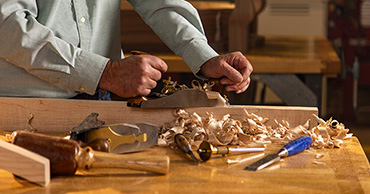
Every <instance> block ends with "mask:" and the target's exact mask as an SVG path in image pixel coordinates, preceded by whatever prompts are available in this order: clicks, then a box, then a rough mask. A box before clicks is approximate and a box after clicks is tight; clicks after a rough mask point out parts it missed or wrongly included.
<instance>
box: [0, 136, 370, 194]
mask: <svg viewBox="0 0 370 194" xmlns="http://www.w3.org/2000/svg"><path fill="white" fill-rule="evenodd" d="M280 147H281V145H273V146H269V147H268V148H267V150H266V154H267V153H271V152H273V151H276V150H277V149H279V148H280ZM318 153H320V154H323V155H324V157H323V158H321V159H315V155H316V154H318ZM139 154H156V155H160V154H165V155H168V156H170V159H171V165H170V173H169V174H168V175H165V176H161V175H154V174H145V173H138V172H134V171H126V172H124V173H123V174H116V175H101V174H94V175H93V174H90V175H86V176H84V175H81V174H79V175H76V176H71V177H54V178H52V180H51V183H50V184H49V186H47V187H46V188H43V187H40V186H37V185H34V184H32V183H29V182H26V181H24V180H20V179H17V178H14V177H13V175H12V174H10V173H8V172H6V171H3V170H0V191H1V193H37V194H41V193H368V192H370V176H369V175H370V171H369V163H368V160H367V159H366V157H365V154H364V152H363V150H362V148H361V145H360V143H359V141H358V139H357V138H355V137H353V138H352V139H349V140H346V141H345V144H344V146H343V148H341V149H320V150H306V151H304V152H303V153H301V154H298V155H294V156H291V157H289V158H286V159H283V160H282V161H280V162H279V163H277V164H274V165H273V166H270V167H267V168H266V169H263V170H261V171H257V172H250V171H244V170H243V168H244V167H245V166H247V165H248V164H250V163H252V162H253V161H255V160H257V159H254V160H251V161H246V162H244V163H241V164H233V165H230V164H226V161H227V159H236V158H247V157H250V156H252V155H257V154H260V153H255V154H243V155H232V156H227V157H218V156H217V157H213V158H212V159H211V160H210V161H208V162H206V163H201V164H199V165H195V164H194V163H192V162H191V161H190V160H189V159H188V158H186V157H185V155H184V153H183V152H182V151H181V150H171V149H169V148H160V147H156V148H152V149H150V150H149V151H146V152H144V153H139ZM314 161H317V162H322V164H314V163H313V162H314Z"/></svg>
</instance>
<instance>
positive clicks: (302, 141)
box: [244, 136, 312, 171]
mask: <svg viewBox="0 0 370 194" xmlns="http://www.w3.org/2000/svg"><path fill="white" fill-rule="evenodd" d="M311 143H312V138H311V137H310V136H301V137H299V138H296V139H294V140H292V141H291V142H289V143H288V144H286V145H284V147H282V148H281V149H280V150H279V151H278V152H277V153H276V154H271V155H268V156H266V157H264V158H262V159H261V160H258V161H257V162H255V163H253V164H251V165H249V166H247V167H245V168H244V170H249V171H257V170H261V169H263V168H265V167H266V166H269V165H271V164H273V163H275V162H277V161H279V160H280V158H282V157H288V156H291V155H294V154H297V153H300V152H303V151H304V150H305V149H307V148H309V147H310V145H311Z"/></svg>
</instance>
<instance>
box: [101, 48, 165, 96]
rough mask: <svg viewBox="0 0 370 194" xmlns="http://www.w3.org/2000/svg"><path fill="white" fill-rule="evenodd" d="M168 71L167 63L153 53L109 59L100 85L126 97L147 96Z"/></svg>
mask: <svg viewBox="0 0 370 194" xmlns="http://www.w3.org/2000/svg"><path fill="white" fill-rule="evenodd" d="M166 71H167V64H166V63H165V62H164V61H163V60H162V59H160V58H158V57H155V56H152V55H134V56H130V57H128V58H125V59H122V60H119V61H109V62H108V63H107V66H106V67H105V69H104V72H103V75H102V77H101V79H100V82H99V87H100V88H102V89H105V90H108V91H111V92H113V93H115V94H117V95H118V96H121V97H124V98H128V97H135V96H139V95H140V96H146V95H148V94H149V93H150V90H151V89H152V88H155V87H156V85H157V81H158V80H160V79H161V77H162V73H164V72H166Z"/></svg>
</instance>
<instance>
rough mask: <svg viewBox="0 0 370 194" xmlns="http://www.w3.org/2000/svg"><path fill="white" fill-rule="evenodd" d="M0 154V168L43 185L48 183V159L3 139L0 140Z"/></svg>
mask: <svg viewBox="0 0 370 194" xmlns="http://www.w3.org/2000/svg"><path fill="white" fill-rule="evenodd" d="M0 156H1V157H0V169H4V170H7V171H9V172H11V173H13V174H15V175H17V176H19V177H22V178H24V179H26V180H28V181H31V182H33V183H36V184H38V185H41V186H44V187H45V186H47V185H48V184H49V182H50V163H49V159H47V158H45V157H43V156H41V155H38V154H36V153H34V152H30V151H28V150H26V149H24V148H21V147H19V146H17V145H13V144H11V143H7V142H4V141H0Z"/></svg>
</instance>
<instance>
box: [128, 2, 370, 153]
mask: <svg viewBox="0 0 370 194" xmlns="http://www.w3.org/2000/svg"><path fill="white" fill-rule="evenodd" d="M189 2H190V3H192V4H193V5H194V6H195V7H196V8H197V10H198V12H199V14H200V16H201V19H202V22H203V25H204V30H205V33H206V36H207V38H208V40H209V43H210V45H211V46H212V47H213V48H214V49H215V50H217V51H218V52H219V53H225V52H230V51H234V50H240V51H242V52H243V53H244V54H245V55H246V56H247V58H248V59H249V60H250V61H251V62H252V65H253V66H254V69H255V71H254V73H253V75H252V83H251V85H250V88H249V89H248V90H247V92H245V93H243V94H239V95H236V94H233V93H227V96H228V98H229V100H230V102H231V103H232V104H247V105H281V106H314V107H318V108H319V112H320V116H321V117H322V118H324V119H329V118H330V117H333V118H334V119H337V120H338V121H339V122H342V123H344V124H345V125H346V126H347V127H348V128H349V129H350V131H351V132H353V133H354V135H355V136H357V137H358V138H359V139H360V142H361V144H362V146H363V148H364V150H365V152H366V154H367V156H368V158H369V157H370V75H369V74H370V0H218V1H216V0H213V1H206V0H202V1H201V0H192V1H189ZM121 17H122V40H121V41H122V46H123V48H124V52H125V54H126V53H129V51H130V50H142V51H145V52H149V53H151V54H155V55H161V56H166V57H167V58H169V59H171V60H169V63H171V64H172V63H173V65H172V66H173V67H175V68H173V69H171V68H170V72H169V73H167V74H166V75H165V76H164V77H165V78H166V77H168V76H171V77H172V79H173V80H177V81H178V82H179V83H184V84H186V85H188V86H189V85H190V82H191V80H193V79H194V76H193V75H192V74H191V73H190V71H189V70H188V69H186V67H184V64H183V62H181V61H180V59H176V60H175V59H173V60H172V58H171V57H172V56H173V55H174V54H173V53H172V52H171V51H170V50H169V49H168V48H167V46H166V45H164V44H163V43H162V41H161V40H160V39H159V38H158V37H157V36H156V35H155V33H153V32H152V31H151V29H150V28H149V27H147V26H146V25H145V24H144V22H143V21H142V20H141V19H140V17H139V16H138V15H137V14H136V13H135V12H134V11H133V9H132V7H131V6H130V5H129V4H128V3H127V1H125V0H123V1H122V12H121ZM166 62H167V61H166ZM171 64H170V65H171ZM177 64H179V68H177ZM176 68H177V69H176ZM160 87H161V84H160V83H159V86H158V88H160Z"/></svg>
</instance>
